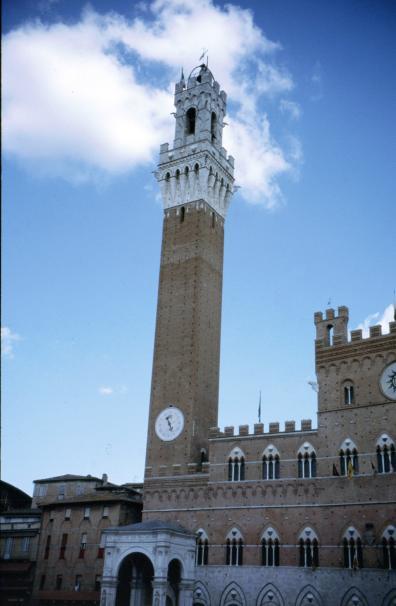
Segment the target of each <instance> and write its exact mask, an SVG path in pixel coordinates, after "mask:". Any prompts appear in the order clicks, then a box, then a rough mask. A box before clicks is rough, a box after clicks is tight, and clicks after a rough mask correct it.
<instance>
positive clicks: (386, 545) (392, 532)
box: [382, 526, 396, 570]
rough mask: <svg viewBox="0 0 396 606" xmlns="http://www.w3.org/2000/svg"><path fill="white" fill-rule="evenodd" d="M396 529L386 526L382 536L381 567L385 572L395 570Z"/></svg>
mask: <svg viewBox="0 0 396 606" xmlns="http://www.w3.org/2000/svg"><path fill="white" fill-rule="evenodd" d="M395 536H396V528H395V527H394V526H388V527H387V528H386V529H385V531H384V532H383V534H382V565H383V567H384V568H386V569H387V570H395V569H396V548H395Z"/></svg>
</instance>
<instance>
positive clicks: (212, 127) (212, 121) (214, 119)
mask: <svg viewBox="0 0 396 606" xmlns="http://www.w3.org/2000/svg"><path fill="white" fill-rule="evenodd" d="M216 129H217V116H216V114H215V113H214V112H212V117H211V119H210V133H211V138H212V143H214V142H215V141H216Z"/></svg>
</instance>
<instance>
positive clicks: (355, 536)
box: [342, 526, 363, 570]
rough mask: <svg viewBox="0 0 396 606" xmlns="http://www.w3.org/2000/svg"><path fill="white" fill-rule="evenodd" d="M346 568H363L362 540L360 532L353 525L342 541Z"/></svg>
mask: <svg viewBox="0 0 396 606" xmlns="http://www.w3.org/2000/svg"><path fill="white" fill-rule="evenodd" d="M342 544H343V556H344V568H350V569H354V570H356V569H357V568H363V549H362V540H361V538H360V535H359V533H358V532H357V530H356V529H355V528H353V527H352V526H351V527H350V528H348V530H347V531H346V532H345V534H344V538H343V541H342Z"/></svg>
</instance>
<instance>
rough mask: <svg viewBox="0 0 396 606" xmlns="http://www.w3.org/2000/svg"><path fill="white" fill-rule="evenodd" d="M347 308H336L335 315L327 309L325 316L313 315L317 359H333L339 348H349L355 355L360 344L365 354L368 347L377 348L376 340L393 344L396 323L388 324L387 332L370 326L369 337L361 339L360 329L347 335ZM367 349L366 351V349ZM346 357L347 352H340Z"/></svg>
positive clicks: (380, 327)
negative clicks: (383, 340)
mask: <svg viewBox="0 0 396 606" xmlns="http://www.w3.org/2000/svg"><path fill="white" fill-rule="evenodd" d="M348 319H349V310H348V307H345V306H342V307H339V308H338V312H337V313H336V312H335V310H334V309H332V308H329V309H327V310H326V312H325V314H323V313H322V312H321V311H318V312H316V313H315V314H314V322H315V327H316V339H315V350H316V356H317V360H318V358H323V356H325V357H334V356H337V354H338V353H339V352H340V351H341V349H340V348H341V347H345V346H346V347H347V348H348V347H349V350H350V353H351V354H353V353H355V351H357V350H356V346H359V343H362V347H363V348H365V350H366V351H367V352H369V350H370V346H371V345H373V346H374V349H375V348H376V347H377V346H378V344H379V341H378V339H380V338H381V339H386V340H388V341H389V342H390V343H391V342H394V340H395V337H396V321H394V322H389V332H384V331H383V329H382V326H381V325H380V324H377V325H376V326H370V328H369V336H368V337H363V331H362V330H361V329H356V330H352V331H351V332H350V335H349V334H348ZM367 348H368V349H367ZM344 354H346V355H348V354H347V351H345V350H344V349H343V350H342V355H344Z"/></svg>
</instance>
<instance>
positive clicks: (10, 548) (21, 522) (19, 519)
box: [0, 482, 41, 606]
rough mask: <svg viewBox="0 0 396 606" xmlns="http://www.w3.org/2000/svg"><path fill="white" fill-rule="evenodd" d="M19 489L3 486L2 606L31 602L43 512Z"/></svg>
mask: <svg viewBox="0 0 396 606" xmlns="http://www.w3.org/2000/svg"><path fill="white" fill-rule="evenodd" d="M31 504H32V498H31V497H29V495H27V494H26V493H24V492H23V491H22V490H20V489H19V488H16V487H15V486H12V485H11V484H7V482H0V602H1V604H3V606H6V605H7V606H15V604H18V605H19V606H27V605H28V604H30V602H31V597H32V591H33V579H34V573H35V566H36V557H37V546H38V536H39V530H40V522H41V511H40V510H39V509H32V508H31Z"/></svg>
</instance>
